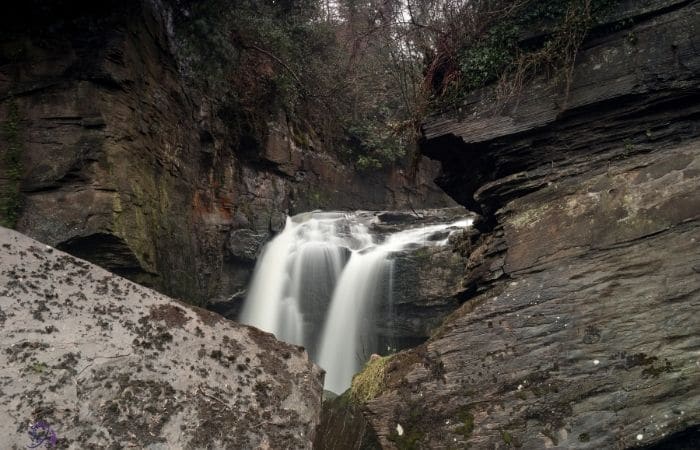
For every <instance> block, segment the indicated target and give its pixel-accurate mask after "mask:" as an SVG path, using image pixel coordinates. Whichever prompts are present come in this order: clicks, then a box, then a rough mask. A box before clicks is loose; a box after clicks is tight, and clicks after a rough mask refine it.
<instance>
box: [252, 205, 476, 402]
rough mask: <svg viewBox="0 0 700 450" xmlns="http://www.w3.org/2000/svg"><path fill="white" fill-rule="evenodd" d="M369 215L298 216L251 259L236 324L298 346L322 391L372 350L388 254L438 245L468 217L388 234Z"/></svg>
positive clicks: (338, 383)
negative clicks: (316, 369) (320, 373)
mask: <svg viewBox="0 0 700 450" xmlns="http://www.w3.org/2000/svg"><path fill="white" fill-rule="evenodd" d="M376 222H377V218H376V216H374V215H372V214H371V213H363V212H360V213H352V214H351V213H321V212H315V213H305V214H300V215H298V216H294V217H291V218H288V219H287V224H286V226H285V228H284V230H283V231H282V232H281V233H280V234H279V235H278V236H276V237H275V238H274V239H273V240H272V241H270V242H269V243H268V244H267V246H266V247H265V249H264V250H263V253H262V255H261V256H260V258H259V259H258V263H257V266H256V268H255V272H254V275H253V280H252V283H251V286H250V289H249V292H248V296H247V298H246V302H245V305H244V308H243V311H242V312H241V316H240V320H241V322H243V323H247V324H249V325H253V326H256V327H258V328H261V329H263V330H265V331H269V332H271V333H274V334H275V336H277V338H279V339H282V340H284V341H287V342H290V343H293V344H297V345H303V346H304V347H306V348H307V349H308V351H309V354H310V356H311V358H312V359H313V360H315V361H316V362H317V363H318V364H319V365H320V366H321V367H322V368H324V369H325V370H326V381H325V388H326V389H328V390H330V391H333V392H336V393H340V392H343V391H344V390H345V389H347V388H348V387H349V386H350V382H351V380H352V376H353V375H354V374H355V373H356V372H358V371H359V370H360V369H361V367H362V364H363V363H364V362H365V361H366V360H367V359H369V356H370V355H371V354H372V353H375V352H378V348H377V342H376V341H377V340H376V330H375V329H374V322H373V313H374V312H375V311H376V309H377V307H378V306H379V305H380V304H381V303H383V302H386V304H388V305H391V302H392V291H391V287H392V268H393V261H392V259H391V256H392V255H393V254H395V253H396V252H399V251H403V250H406V249H409V248H420V247H425V246H434V245H445V244H446V243H447V242H448V235H449V233H450V232H453V231H457V230H460V229H464V228H465V227H467V226H469V225H470V224H471V220H470V219H460V220H458V221H456V222H452V223H440V224H433V225H427V226H420V227H417V228H411V229H407V230H401V231H396V232H393V233H388V234H387V233H386V232H384V233H380V232H373V231H372V230H373V228H374V227H373V225H374V224H376Z"/></svg>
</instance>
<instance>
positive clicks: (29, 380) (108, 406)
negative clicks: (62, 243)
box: [0, 228, 322, 449]
mask: <svg viewBox="0 0 700 450" xmlns="http://www.w3.org/2000/svg"><path fill="white" fill-rule="evenodd" d="M0 340H1V341H2V352H1V353H0V434H1V435H2V436H3V437H2V447H3V448H8V449H9V448H13V449H21V448H26V446H27V445H29V444H32V442H31V440H30V437H29V435H28V433H27V431H28V428H29V427H30V426H31V425H32V424H35V423H37V422H39V421H44V422H45V423H46V424H48V425H49V426H50V427H51V428H52V430H53V431H54V432H55V433H56V436H57V438H58V448H73V449H83V448H92V447H95V448H97V447H99V448H103V447H104V448H128V447H134V448H149V449H169V448H191V449H204V448H207V449H210V448H310V447H311V442H312V441H313V438H314V429H315V427H316V425H317V423H318V421H319V413H320V408H321V395H322V374H321V371H320V369H319V368H318V367H317V366H315V365H313V364H312V363H311V362H310V361H309V359H308V356H307V354H306V353H305V352H304V351H302V350H300V349H298V348H296V347H294V346H291V345H288V344H284V343H281V342H279V341H277V340H275V339H274V338H273V337H272V335H270V334H267V333H263V332H261V331H258V330H256V329H253V328H250V327H245V326H242V325H238V324H235V323H233V322H229V321H227V320H225V319H223V318H221V317H220V316H218V315H216V314H214V313H211V312H208V311H206V310H203V309H199V308H195V307H191V306H187V305H185V304H183V303H180V302H176V301H174V300H172V299H169V298H167V297H165V296H163V295H161V294H158V293H156V292H154V291H152V290H150V289H147V288H144V287H142V286H139V285H137V284H134V283H132V282H130V281H127V280H125V279H123V278H120V277H118V276H115V275H113V274H111V273H109V272H107V271H105V270H103V269H100V268H98V267H96V266H94V265H92V264H90V263H87V262H85V261H82V260H79V259H76V258H74V257H72V256H69V255H68V254H65V253H63V252H61V251H58V250H54V249H53V248H51V247H48V246H45V245H43V244H40V243H39V242H37V241H34V240H32V239H30V238H28V237H26V236H23V235H21V234H19V233H16V232H14V231H10V230H7V229H4V228H0Z"/></svg>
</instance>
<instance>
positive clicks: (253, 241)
mask: <svg viewBox="0 0 700 450" xmlns="http://www.w3.org/2000/svg"><path fill="white" fill-rule="evenodd" d="M268 239H269V234H266V233H258V232H256V231H254V230H248V229H242V230H234V231H232V232H231V233H230V234H229V238H228V250H229V252H231V255H233V256H234V257H235V258H239V259H242V260H244V261H249V262H255V259H256V258H257V257H258V254H259V253H260V250H261V249H262V247H263V245H265V243H266V242H267V240H268Z"/></svg>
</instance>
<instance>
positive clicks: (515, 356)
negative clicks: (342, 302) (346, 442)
mask: <svg viewBox="0 0 700 450" xmlns="http://www.w3.org/2000/svg"><path fill="white" fill-rule="evenodd" d="M620 20H621V21H620ZM488 99H489V96H488V91H481V92H476V93H474V94H473V95H472V97H471V98H470V99H469V100H468V101H467V102H466V103H465V104H464V105H463V106H462V108H461V111H453V112H449V113H446V114H444V115H442V116H440V117H433V118H431V119H430V120H428V121H427V123H426V124H425V130H424V131H425V137H426V139H425V142H424V146H423V149H424V152H425V154H427V155H429V156H431V157H432V158H435V159H437V160H439V161H441V162H442V167H443V172H442V175H441V177H440V179H439V184H440V186H442V187H443V188H444V189H445V190H446V191H447V192H449V193H450V195H452V196H453V197H454V198H455V199H456V200H458V201H459V202H460V203H461V204H463V205H466V206H468V207H470V208H471V209H475V210H478V211H480V212H481V214H482V215H483V220H481V223H480V225H479V227H480V230H481V235H480V236H478V237H475V238H473V239H472V240H471V243H470V244H469V245H470V246H471V257H470V261H469V266H468V273H467V276H466V278H465V280H464V283H465V284H466V285H468V286H470V287H471V288H472V293H473V294H472V296H471V298H469V299H468V300H467V302H466V303H465V304H464V305H463V306H462V307H461V308H460V309H459V310H457V311H456V312H455V313H454V314H453V315H452V316H450V317H449V318H448V319H447V321H446V322H445V323H444V325H443V326H442V328H441V329H440V330H439V331H438V332H437V333H435V334H434V335H433V336H432V337H431V339H430V340H429V341H428V342H427V343H426V344H425V345H423V346H420V347H418V348H416V349H413V350H411V351H407V352H402V353H399V354H397V355H395V356H394V357H393V358H392V359H391V360H390V361H389V362H388V363H387V365H386V370H385V374H384V378H383V380H381V393H380V394H379V395H378V396H377V397H376V398H374V399H372V400H370V401H369V402H368V403H366V404H365V413H366V417H367V418H368V419H369V421H370V423H371V426H372V428H373V429H374V430H375V431H376V432H377V434H378V435H379V439H380V441H381V443H382V446H384V447H386V448H464V447H469V448H508V447H519V448H526V449H541V448H590V449H600V448H655V449H661V448H664V449H669V448H670V449H690V448H697V447H698V446H699V445H700V437H699V435H700V428H699V427H700V406H699V405H700V365H699V363H698V352H700V315H698V310H699V309H698V308H699V307H700V244H699V243H700V4H698V2H695V1H660V0H659V1H645V2H623V4H622V6H621V8H620V10H619V11H618V12H617V13H616V14H615V15H614V17H611V18H610V20H609V22H608V23H607V24H606V25H603V26H601V27H599V28H598V29H596V30H594V33H593V34H592V35H591V37H590V38H589V39H588V40H587V41H586V43H585V44H584V46H583V48H582V49H581V51H580V54H579V55H578V58H577V62H576V66H575V70H574V73H573V83H572V85H571V88H570V90H569V91H568V92H564V91H563V90H562V89H561V88H558V87H556V86H553V85H552V84H551V83H549V82H546V81H545V80H537V81H536V82H534V83H532V84H531V85H529V86H526V88H525V89H524V92H523V96H522V98H521V99H520V100H519V101H518V102H517V104H507V105H502V106H503V107H502V108H497V109H494V108H492V107H491V105H492V104H490V103H489V101H488Z"/></svg>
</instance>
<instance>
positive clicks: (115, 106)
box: [0, 0, 453, 304]
mask: <svg viewBox="0 0 700 450" xmlns="http://www.w3.org/2000/svg"><path fill="white" fill-rule="evenodd" d="M175 3H177V2H174V1H168V0H166V1H155V0H139V1H129V2H117V1H104V2H98V3H94V2H69V1H54V2H49V3H47V2H42V1H38V0H29V1H27V2H23V3H22V4H18V5H16V6H17V7H18V8H16V9H13V11H12V12H8V13H7V14H4V15H3V16H2V17H1V18H0V40H1V41H2V45H1V46H0V123H2V124H3V130H4V128H5V125H7V126H11V127H13V129H15V130H16V133H15V134H16V136H17V137H16V140H17V144H18V145H19V147H20V148H21V151H20V153H21V155H20V159H21V164H19V165H18V167H5V159H4V158H3V159H0V187H2V186H3V184H4V183H5V179H6V178H9V177H10V175H12V174H14V173H15V172H16V171H19V173H20V176H21V183H20V186H19V188H20V191H21V199H20V200H21V203H22V205H23V208H22V209H21V213H20V214H19V217H17V220H16V228H17V229H18V230H19V231H21V232H23V233H25V234H27V235H30V236H32V237H34V238H36V239H38V240H40V241H41V242H44V243H47V244H50V245H53V246H56V247H58V248H61V249H63V250H65V251H67V252H69V253H71V254H73V255H76V256H79V257H81V258H84V259H87V260H89V261H91V262H94V263H96V264H99V265H100V266H102V267H105V268H107V269H109V270H110V271H112V272H114V273H117V274H119V275H122V276H126V277H128V278H130V279H132V280H134V281H138V282H140V283H142V284H147V285H148V286H150V287H154V288H157V289H159V290H160V291H162V292H165V293H167V294H168V295H171V296H175V297H179V298H183V299H185V300H188V301H190V302H197V303H199V304H203V303H205V302H207V301H210V300H222V299H227V298H228V297H230V296H231V295H233V294H235V293H236V292H237V291H239V290H241V289H242V288H243V287H244V286H245V284H246V283H247V281H248V278H249V276H250V273H251V271H252V268H253V263H252V262H251V261H252V260H254V258H255V256H256V254H257V251H258V250H259V248H260V245H261V244H262V243H264V242H265V241H266V240H267V239H269V237H270V236H271V235H272V234H273V233H274V232H277V231H279V230H280V229H281V228H282V227H283V226H284V221H285V216H286V215H287V214H290V215H293V214H296V213H299V212H303V211H309V210H313V209H317V208H324V209H385V208H409V207H416V208H418V207H428V206H446V205H453V203H452V201H451V200H450V199H449V198H448V197H447V196H446V195H445V194H444V193H443V192H441V191H440V189H439V188H437V186H435V184H434V183H433V178H434V176H435V175H436V174H437V170H438V167H437V166H438V164H437V163H435V162H432V161H428V160H427V159H425V160H424V161H423V162H422V163H421V170H420V171H419V175H418V177H417V179H415V180H413V181H411V180H410V179H409V178H410V177H409V176H408V174H407V173H406V171H404V170H403V169H401V168H398V167H397V168H388V169H386V170H383V171H375V172H366V173H361V172H358V171H357V170H356V169H355V168H354V167H352V166H351V165H349V164H346V163H343V162H342V161H341V160H340V159H339V158H338V156H337V155H336V154H334V153H333V152H332V151H331V150H330V149H328V148H325V147H324V145H323V144H322V143H320V142H318V139H314V138H312V137H310V136H307V135H306V134H304V133H302V132H300V131H299V130H296V129H294V126H293V125H291V124H290V123H288V121H287V118H286V117H285V116H284V115H283V114H280V115H279V117H278V116H271V117H269V120H268V121H267V123H262V124H260V127H262V128H264V129H265V130H266V131H265V133H262V134H264V135H262V136H260V137H259V142H258V141H256V142H247V141H246V142H245V145H244V143H242V142H241V140H242V139H243V137H242V136H240V134H241V130H240V129H239V128H240V127H237V126H236V124H235V123H233V122H232V120H231V119H230V117H228V116H227V115H226V111H227V110H228V109H230V108H231V105H227V104H226V103H225V101H224V98H225V96H224V95H223V93H220V92H200V91H199V90H198V89H196V88H194V87H192V86H190V85H189V84H188V83H187V81H186V79H185V78H184V77H183V76H182V75H181V71H180V70H179V69H180V66H179V64H178V61H180V60H182V59H184V58H185V57H184V56H183V55H181V54H179V53H178V52H179V51H180V50H179V49H178V46H177V45H175V41H177V38H176V36H174V33H173V30H172V28H171V25H172V24H171V23H170V21H171V18H172V17H171V15H172V14H171V10H170V8H171V7H173V5H174V4H175ZM176 7H180V8H182V7H183V6H182V5H176ZM5 139H6V136H5V133H4V132H0V145H2V146H5V145H9V143H7V142H4V140H5ZM0 191H3V189H0ZM0 195H2V194H1V192H0ZM2 200H3V199H2V197H0V201H2ZM174 249H176V251H173V250H174Z"/></svg>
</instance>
